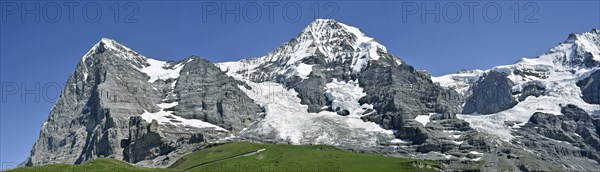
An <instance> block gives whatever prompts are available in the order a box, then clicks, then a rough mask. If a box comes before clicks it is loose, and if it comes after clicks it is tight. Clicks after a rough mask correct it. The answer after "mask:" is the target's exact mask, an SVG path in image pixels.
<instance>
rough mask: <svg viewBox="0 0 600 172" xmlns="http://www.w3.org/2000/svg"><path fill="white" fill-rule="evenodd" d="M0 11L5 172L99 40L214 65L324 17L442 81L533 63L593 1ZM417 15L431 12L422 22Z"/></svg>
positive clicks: (580, 23) (134, 5)
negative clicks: (357, 31) (527, 61)
mask: <svg viewBox="0 0 600 172" xmlns="http://www.w3.org/2000/svg"><path fill="white" fill-rule="evenodd" d="M36 3H37V4H39V7H38V8H37V10H35V9H36ZM0 4H1V5H2V6H1V7H2V11H1V12H2V14H1V17H2V19H1V22H0V66H1V68H0V71H1V73H0V76H1V77H0V81H1V83H2V87H1V88H2V90H1V91H2V99H1V101H2V104H1V106H0V123H1V125H0V129H1V131H0V132H1V134H0V139H1V140H0V141H1V142H0V162H1V163H2V168H6V167H10V166H13V165H15V163H19V162H21V161H23V160H24V159H25V158H26V157H27V156H28V155H29V151H30V149H31V146H32V145H33V143H34V142H35V140H36V139H37V137H38V135H39V129H40V127H41V125H42V123H43V122H44V120H45V119H46V117H47V115H48V112H49V111H50V108H51V107H52V105H53V103H54V101H55V99H56V98H57V97H58V94H59V91H60V89H62V85H61V84H62V83H64V82H66V79H67V77H68V76H69V75H70V74H71V73H72V72H73V70H74V68H75V65H76V64H77V62H78V61H79V59H80V58H81V57H82V56H83V55H84V54H85V53H86V52H87V51H88V50H89V49H90V48H91V47H92V46H93V45H94V44H95V43H96V42H98V41H99V40H100V39H101V38H102V37H108V38H112V39H115V40H117V41H118V42H120V43H123V44H125V45H126V46H128V47H130V48H132V49H134V50H136V51H138V52H139V53H141V54H143V55H145V56H148V57H151V58H156V59H160V60H180V59H183V58H185V57H188V56H190V55H198V56H201V57H203V58H206V59H209V60H210V61H213V62H223V61H232V60H239V59H242V58H250V57H258V56H262V55H265V54H267V53H268V52H270V51H272V50H274V49H275V48H276V47H277V46H279V45H280V44H282V43H284V42H287V41H288V40H290V39H291V38H293V37H295V36H296V35H297V34H298V33H299V32H300V31H301V30H302V29H303V28H304V27H305V26H306V25H307V24H308V23H310V22H311V21H313V20H314V19H315V18H333V19H336V20H338V21H340V22H343V23H345V24H348V25H352V26H356V27H358V28H360V29H361V30H362V31H363V32H364V33H366V34H367V35H369V36H371V37H373V38H375V39H376V40H377V41H378V42H380V43H381V44H383V45H384V46H386V47H387V49H388V51H390V52H392V53H393V54H395V55H397V56H399V57H400V58H401V59H402V60H404V61H405V62H406V63H408V64H411V65H413V66H415V67H416V68H422V69H425V70H427V71H428V72H430V73H432V74H433V75H442V74H447V73H454V72H456V71H458V70H461V69H486V68H490V67H493V66H497V65H503V64H510V63H513V62H515V61H516V60H518V59H519V58H522V57H534V56H537V55H539V54H541V53H543V52H545V51H546V50H548V49H549V48H551V47H552V46H554V45H556V44H558V43H559V42H561V41H563V40H565V39H566V38H567V35H568V34H569V33H573V32H575V33H578V32H587V31H590V30H591V29H592V28H600V11H599V9H600V2H599V1H530V3H528V2H525V1H481V2H474V1H441V2H434V1H426V2H415V1H397V2H392V1H342V2H335V1H333V2H329V3H328V2H323V1H318V2H316V1H307V2H304V1H298V2H294V1H283V2H274V1H227V2H216V1H212V2H211V1H208V2H201V1H193V2H190V1H177V2H175V3H167V2H161V1H150V2H148V1H146V2H130V3H128V2H121V1H117V2H102V1H83V2H75V3H73V2H64V1H39V2H37V1H26V2H20V1H0ZM236 4H239V8H238V9H239V10H237V11H236V10H235V9H236ZM436 4H438V5H439V6H438V8H437V11H436V10H435V9H436ZM23 7H25V8H26V9H24V8H23ZM223 7H225V8H227V9H223ZM269 7H272V8H269ZM470 7H472V8H470ZM32 9H33V11H31V10H32ZM70 9H73V10H70ZM97 9H99V10H97ZM269 9H274V10H272V11H271V10H269ZM432 9H433V11H432ZM469 9H474V10H469ZM496 9H499V10H496ZM227 10H229V11H227ZM298 10H300V11H301V13H298ZM425 10H429V11H427V12H426V13H421V12H422V11H425ZM270 12H272V13H270ZM59 13H60V14H61V15H57V14H59ZM317 13H318V14H317ZM257 14H259V15H257ZM457 14H460V15H457ZM498 14H500V15H498ZM516 14H518V15H516ZM36 16H37V17H39V21H36ZM236 16H239V17H240V20H239V22H238V21H236V20H235V17H236ZM435 17H439V18H440V19H439V21H437V22H436V21H435ZM222 18H224V20H222ZM271 19H272V20H271ZM37 84H39V86H37ZM15 86H18V87H16V88H17V91H15V90H14V88H15ZM57 86H60V88H57ZM32 90H33V91H32ZM36 99H39V101H38V100H36Z"/></svg>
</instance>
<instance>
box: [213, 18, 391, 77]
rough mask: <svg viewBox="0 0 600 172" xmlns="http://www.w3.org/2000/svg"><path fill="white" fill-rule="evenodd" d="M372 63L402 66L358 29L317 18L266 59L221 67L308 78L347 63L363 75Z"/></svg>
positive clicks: (246, 71)
mask: <svg viewBox="0 0 600 172" xmlns="http://www.w3.org/2000/svg"><path fill="white" fill-rule="evenodd" d="M373 61H379V63H384V64H388V65H399V64H401V63H402V61H401V60H400V59H398V58H397V57H395V56H393V55H391V54H389V53H388V52H387V49H386V48H385V47H384V46H383V45H381V44H379V43H378V42H377V41H375V39H373V38H371V37H368V36H366V35H365V34H364V33H362V32H361V31H360V30H359V29H358V28H356V27H352V26H349V25H346V24H343V23H340V22H338V21H335V20H333V19H317V20H315V21H313V22H312V23H310V24H309V25H308V26H307V27H306V28H304V29H303V30H302V31H301V32H300V34H299V35H298V36H296V37H295V38H293V39H291V40H290V41H289V42H286V43H284V44H282V45H281V46H279V47H278V48H277V49H275V50H274V51H272V52H270V53H269V54H267V55H265V56H263V57H259V58H255V59H250V60H243V61H241V62H226V63H221V64H219V66H221V67H225V68H229V70H228V71H230V72H235V73H247V74H252V73H254V72H257V71H256V70H257V69H259V70H260V69H270V70H264V71H262V72H263V73H266V74H260V75H261V76H260V77H262V78H275V77H277V76H280V75H283V76H287V77H293V76H299V77H300V78H302V79H306V78H307V77H308V75H309V74H310V73H311V72H312V69H313V66H314V65H317V64H320V65H325V66H327V65H330V64H333V63H337V64H344V65H348V67H349V68H348V71H347V73H360V72H361V71H362V70H364V69H365V68H366V67H367V66H368V65H369V64H370V63H372V62H373ZM240 63H241V64H240Z"/></svg>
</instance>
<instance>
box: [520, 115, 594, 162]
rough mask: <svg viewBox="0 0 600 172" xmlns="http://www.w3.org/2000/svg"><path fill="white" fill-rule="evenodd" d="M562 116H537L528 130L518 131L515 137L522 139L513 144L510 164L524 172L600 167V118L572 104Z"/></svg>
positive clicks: (524, 127)
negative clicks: (530, 152) (511, 162)
mask: <svg viewBox="0 0 600 172" xmlns="http://www.w3.org/2000/svg"><path fill="white" fill-rule="evenodd" d="M561 113H562V114H561V115H555V114H548V113H541V112H536V113H535V114H533V116H531V118H530V119H529V122H528V123H527V124H526V125H525V126H523V127H522V128H519V129H515V131H514V134H515V135H516V136H520V137H516V138H515V139H514V140H512V144H513V146H516V147H517V148H515V149H513V150H512V153H508V156H511V157H512V158H511V159H509V160H510V161H513V163H514V164H516V165H518V166H519V168H520V169H521V170H523V171H540V170H541V171H551V170H559V169H562V170H564V169H569V170H572V171H589V170H590V169H594V168H595V167H597V166H598V164H600V154H598V152H599V151H600V139H599V137H598V135H599V134H600V118H598V117H596V116H591V115H589V114H588V113H586V112H585V111H584V110H583V109H581V108H579V107H577V106H575V105H571V104H569V105H566V106H565V107H563V108H562V110H561ZM522 150H530V151H534V152H536V154H529V153H528V152H524V151H522ZM531 156H533V157H531ZM539 159H544V161H539ZM590 160H592V161H590ZM534 162H535V163H534ZM557 164H566V165H565V166H563V167H560V166H557Z"/></svg>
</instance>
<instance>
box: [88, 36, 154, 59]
mask: <svg viewBox="0 0 600 172" xmlns="http://www.w3.org/2000/svg"><path fill="white" fill-rule="evenodd" d="M105 51H109V52H112V53H115V55H117V56H118V57H121V58H123V59H127V60H141V61H144V59H146V57H144V56H143V55H141V54H139V53H137V52H135V51H134V50H132V49H131V48H128V47H127V46H125V45H123V44H121V43H119V42H117V41H115V40H112V39H109V38H102V39H100V41H98V43H96V44H94V46H93V47H92V48H91V49H90V50H89V51H88V52H87V53H86V54H85V55H84V56H83V58H82V61H85V60H86V59H87V58H88V57H90V56H93V55H94V54H97V53H102V52H105Z"/></svg>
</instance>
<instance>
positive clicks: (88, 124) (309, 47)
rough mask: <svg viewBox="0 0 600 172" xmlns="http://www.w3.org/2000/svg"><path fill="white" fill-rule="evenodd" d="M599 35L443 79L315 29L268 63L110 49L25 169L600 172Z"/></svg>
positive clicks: (75, 88)
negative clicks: (166, 57)
mask: <svg viewBox="0 0 600 172" xmlns="http://www.w3.org/2000/svg"><path fill="white" fill-rule="evenodd" d="M599 69H600V29H593V30H592V31H591V32H586V33H580V34H571V35H569V36H568V38H567V40H566V41H564V42H562V43H560V44H558V45H557V46H556V47H553V48H551V49H550V50H548V52H546V53H544V54H542V55H540V56H538V57H535V58H523V59H521V60H520V61H518V62H516V63H515V64H510V65H504V66H497V67H494V68H492V69H487V70H471V71H468V70H464V71H460V72H458V73H456V74H450V75H445V76H439V77H432V76H430V75H429V74H428V73H427V72H425V71H422V70H416V69H415V68H414V67H412V66H410V65H409V64H406V63H405V62H403V61H402V60H401V59H400V58H399V57H397V56H395V55H393V54H391V53H390V52H388V51H387V50H386V48H385V47H384V46H383V45H381V44H379V43H378V42H377V41H376V40H375V39H374V38H370V37H368V36H366V35H365V34H364V33H362V32H361V31H360V30H359V29H357V28H355V27H352V26H348V25H346V24H343V23H340V22H337V21H335V20H331V19H317V20H315V21H314V22H312V23H310V24H309V25H308V26H307V27H306V28H305V29H304V30H302V31H301V32H300V34H299V35H297V36H296V37H295V38H293V39H291V40H290V41H289V42H286V43H284V44H282V45H281V46H279V47H277V48H276V49H275V50H274V51H272V52H270V53H268V54H266V55H265V56H262V57H258V58H251V59H244V60H240V61H235V62H223V63H216V64H214V63H211V62H209V61H207V60H205V59H202V58H200V57H197V56H191V57H188V58H185V59H183V60H181V61H176V62H171V61H170V62H165V61H160V60H155V59H152V58H148V57H146V56H143V55H142V54H140V53H138V52H135V51H134V50H132V49H130V48H127V47H126V46H124V45H122V44H120V43H118V42H116V41H115V40H111V39H106V38H103V39H102V40H100V41H99V42H98V43H97V44H96V45H94V46H93V47H92V48H91V50H90V51H89V52H88V53H87V54H85V55H84V56H83V58H82V59H81V61H80V62H79V63H78V64H77V67H76V68H75V72H73V73H72V74H71V76H70V77H69V79H68V81H67V84H66V86H65V88H64V89H63V91H62V93H61V95H60V97H59V99H58V100H57V101H56V104H55V106H54V107H53V108H52V110H51V111H50V114H49V117H48V118H47V120H46V122H45V123H44V125H43V126H42V129H41V131H40V137H39V139H38V140H37V141H36V143H35V145H34V146H33V149H32V151H31V155H30V157H29V158H28V159H27V160H26V161H25V162H24V165H27V166H38V165H45V164H58V163H62V164H80V163H84V162H87V161H90V160H93V159H96V158H114V159H118V160H122V161H126V162H129V163H132V164H137V165H140V166H146V167H166V166H169V165H171V164H173V163H174V162H175V161H177V160H178V158H180V157H182V156H183V155H186V154H187V153H190V152H192V151H195V150H199V149H203V148H205V147H206V146H209V145H211V144H215V143H223V142H231V141H250V142H260V143H287V144H298V145H308V144H325V145H332V146H336V147H339V148H342V149H347V150H353V151H358V152H371V153H379V154H384V155H388V156H397V157H408V158H416V159H429V160H435V161H438V162H441V163H443V164H445V165H446V166H447V169H448V170H461V169H463V167H465V166H480V167H481V169H482V170H483V171H504V170H508V171H536V170H539V171H552V170H558V171H593V170H597V169H598V167H599V166H600V137H599V135H600V117H599V115H600V70H599Z"/></svg>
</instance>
